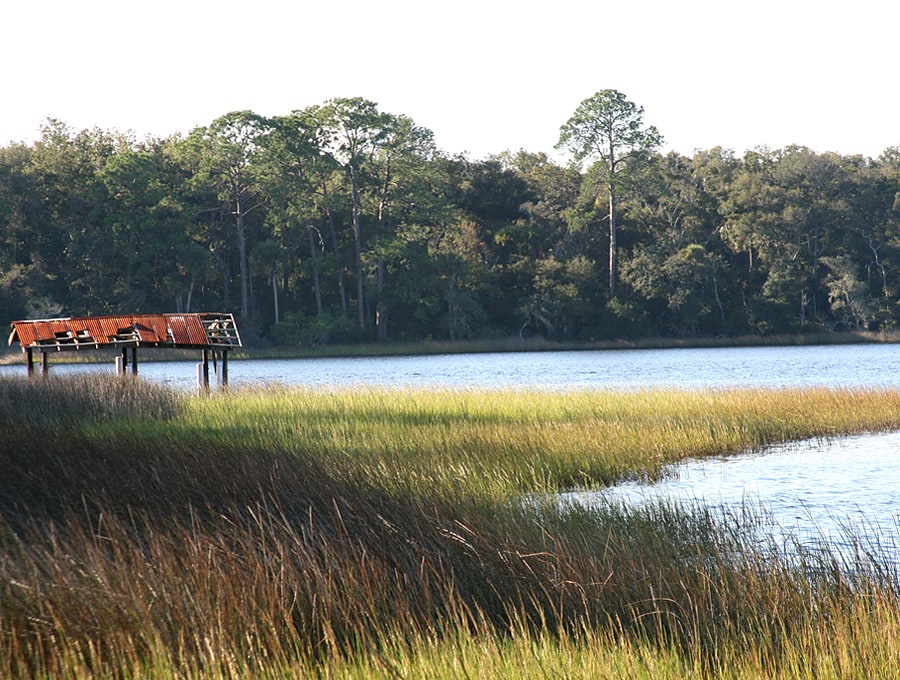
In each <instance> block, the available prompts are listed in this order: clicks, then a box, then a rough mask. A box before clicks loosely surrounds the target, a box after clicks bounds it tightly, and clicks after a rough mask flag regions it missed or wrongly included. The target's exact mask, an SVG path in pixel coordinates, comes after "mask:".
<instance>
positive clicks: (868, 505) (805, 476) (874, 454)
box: [570, 432, 900, 562]
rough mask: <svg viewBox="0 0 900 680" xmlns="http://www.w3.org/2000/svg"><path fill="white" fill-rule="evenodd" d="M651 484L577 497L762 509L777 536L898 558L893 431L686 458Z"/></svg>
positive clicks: (899, 495)
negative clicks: (719, 455) (754, 452)
mask: <svg viewBox="0 0 900 680" xmlns="http://www.w3.org/2000/svg"><path fill="white" fill-rule="evenodd" d="M670 472H671V474H670V475H669V476H667V477H666V478H665V479H664V480H662V481H660V482H658V483H654V484H639V483H625V484H621V485H619V486H616V487H613V488H610V489H607V490H604V491H599V492H590V493H588V492H578V493H573V494H571V495H570V497H571V499H573V500H579V501H581V502H587V503H590V502H602V501H604V500H614V501H623V502H625V503H626V504H629V505H633V504H641V503H657V502H659V501H666V502H675V503H679V504H683V505H686V506H691V505H693V504H703V505H707V506H716V507H723V508H725V509H726V510H727V511H729V512H730V513H731V514H734V515H740V513H741V512H742V511H743V510H744V509H749V510H750V511H751V512H752V511H754V509H757V510H762V509H764V511H765V513H766V516H767V517H768V518H770V519H771V521H772V522H773V530H774V531H775V532H776V539H777V540H780V541H782V542H783V543H784V544H785V545H793V544H795V542H796V544H798V545H803V546H807V547H815V546H817V545H820V544H821V543H822V542H823V541H824V542H826V543H827V544H828V545H829V546H830V547H832V548H834V549H836V550H837V551H839V552H844V553H846V552H847V551H853V550H856V549H857V548H858V547H859V546H860V542H861V541H860V539H863V540H862V543H864V544H865V546H866V548H875V549H877V550H878V551H879V552H883V553H884V554H885V555H886V556H888V557H889V558H891V560H892V561H895V562H896V561H898V560H900V489H898V481H900V432H893V433H887V434H873V435H862V436H853V437H840V438H834V439H831V440H810V441H804V442H800V443H794V444H788V445H784V446H778V447H773V448H771V449H768V450H766V451H765V452H762V453H758V454H746V455H740V456H732V457H727V458H711V459H705V460H689V461H686V462H683V463H680V464H678V465H674V466H672V467H671V468H670Z"/></svg>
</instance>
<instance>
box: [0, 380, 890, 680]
mask: <svg viewBox="0 0 900 680" xmlns="http://www.w3.org/2000/svg"><path fill="white" fill-rule="evenodd" d="M0 393H2V396H3V402H2V403H3V404H4V406H3V407H2V408H0V424H2V427H3V433H4V436H3V439H2V443H0V469H2V470H3V471H4V474H3V475H2V476H0V504H2V506H0V510H2V522H0V677H13V678H15V677H172V678H175V677H178V678H180V677H191V678H193V677H196V678H233V677H272V678H275V677H299V676H303V677H334V678H339V677H348V678H349V677H364V678H365V677H373V678H374V677H407V678H411V677H447V678H459V677H473V678H474V677H547V676H549V677H554V676H560V675H561V676H564V677H598V676H599V677H604V676H605V677H622V676H627V677H654V678H655V677H683V676H688V675H690V676H694V677H702V676H706V677H851V676H859V677H878V676H879V675H881V676H884V675H886V674H887V673H888V672H889V670H890V669H892V668H896V667H897V664H898V661H900V657H898V653H900V620H898V618H900V614H898V611H900V608H898V601H897V599H898V597H897V595H898V593H897V579H896V575H895V571H894V568H893V567H892V566H891V565H890V564H885V563H883V562H881V561H880V560H879V558H878V557H877V553H876V551H874V550H868V549H867V546H866V545H865V542H866V541H865V539H864V538H862V537H861V538H860V539H859V541H860V546H861V549H860V550H859V551H858V552H857V554H856V556H855V557H854V558H853V559H849V558H847V557H845V556H843V555H841V556H839V554H838V553H836V552H834V551H832V550H830V549H829V547H828V546H827V545H824V546H821V548H820V549H817V550H811V549H809V548H804V547H802V546H792V547H790V549H787V548H786V547H784V546H779V545H774V544H771V543H767V542H765V541H762V542H761V541H759V540H758V532H756V531H752V530H750V529H751V528H752V526H753V525H754V523H755V522H759V521H761V519H760V517H759V516H758V515H756V514H754V513H752V512H750V513H746V514H745V515H741V516H735V515H729V514H726V513H725V511H717V510H714V509H709V508H701V507H677V506H676V507H673V506H668V505H656V506H649V507H644V508H639V509H633V508H626V507H623V506H618V505H614V504H608V505H599V506H597V505H593V506H590V507H587V506H581V505H577V504H570V505H562V504H560V503H558V502H557V501H556V499H555V498H554V497H553V496H552V495H551V493H550V492H553V491H556V490H558V489H564V488H569V487H571V486H584V487H587V486H599V485H603V484H609V483H613V482H615V481H617V480H620V479H626V478H632V477H640V476H648V477H654V476H658V475H660V474H663V470H664V465H665V464H667V463H669V462H672V461H676V460H679V459H681V458H683V457H685V456H702V455H721V454H734V453H738V452H740V451H744V450H750V449H756V448H759V447H762V446H765V445H767V444H770V443H774V442H780V441H786V440H791V439H799V438H806V437H810V436H825V437H830V436H837V435H839V434H843V433H850V432H860V431H869V430H881V429H886V428H896V427H898V426H900V394H898V393H896V392H892V391H840V390H838V391H830V390H812V391H785V392H764V391H725V392H703V393H699V392H698V393H693V392H636V393H605V392H596V393H565V394H558V393H538V392H474V391H458V392H453V391H438V390H432V391H429V390H414V391H400V390H398V391H384V390H355V391H351V390H341V391H308V390H285V389H271V390H263V391H240V390H235V391H232V392H231V393H229V394H228V395H226V396H223V397H215V398H210V399H196V398H190V397H186V396H184V395H176V394H174V393H171V392H168V391H166V390H163V389H161V388H159V387H157V386H153V385H150V384H146V383H144V382H142V381H139V380H132V379H126V380H121V379H120V380H116V379H114V378H111V379H98V378H76V379H72V380H68V379H67V380H52V379H51V380H36V381H26V380H13V381H3V382H0Z"/></svg>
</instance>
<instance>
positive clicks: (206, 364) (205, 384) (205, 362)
mask: <svg viewBox="0 0 900 680" xmlns="http://www.w3.org/2000/svg"><path fill="white" fill-rule="evenodd" d="M203 389H204V390H206V391H209V350H203Z"/></svg>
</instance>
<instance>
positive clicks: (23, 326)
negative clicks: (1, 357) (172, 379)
mask: <svg viewBox="0 0 900 680" xmlns="http://www.w3.org/2000/svg"><path fill="white" fill-rule="evenodd" d="M10 326H11V332H10V336H9V344H10V346H11V345H12V344H13V343H14V342H16V341H18V342H19V344H20V345H21V346H22V349H23V350H25V349H27V348H29V347H30V348H37V349H41V350H43V351H46V350H48V349H54V350H57V351H62V350H69V349H72V350H74V349H88V348H93V349H102V348H107V347H169V348H175V349H207V348H210V349H233V348H236V347H241V337H240V335H239V334H238V330H237V326H236V325H235V323H234V316H233V315H232V314H222V313H218V312H202V313H197V314H131V315H125V316H86V317H70V318H65V319H38V320H30V321H13V322H12V324H10Z"/></svg>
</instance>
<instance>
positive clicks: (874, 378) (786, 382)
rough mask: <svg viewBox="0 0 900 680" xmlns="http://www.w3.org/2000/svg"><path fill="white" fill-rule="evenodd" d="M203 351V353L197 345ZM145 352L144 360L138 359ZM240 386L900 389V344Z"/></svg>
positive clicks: (455, 358) (352, 365) (558, 358)
mask: <svg viewBox="0 0 900 680" xmlns="http://www.w3.org/2000/svg"><path fill="white" fill-rule="evenodd" d="M54 356H55V355H53V354H51V355H50V360H51V367H50V372H51V374H59V375H64V374H67V373H71V372H82V371H88V372H98V371H99V372H113V371H114V359H115V357H114V355H112V354H110V355H109V362H107V363H103V364H58V365H53V363H52V362H53V358H54ZM198 358H199V352H198ZM139 359H140V357H139ZM138 368H139V373H140V375H141V376H143V377H145V378H149V379H151V380H157V381H160V382H163V383H166V384H170V385H173V386H176V387H181V388H184V389H189V390H193V389H195V387H196V376H197V373H196V361H174V362H144V363H140V364H139V367H138ZM228 368H229V371H228V375H229V383H230V384H231V385H233V386H239V385H257V384H287V385H303V386H311V387H321V386H348V385H379V386H391V387H403V386H444V387H452V388H465V387H478V388H509V387H529V388H537V389H556V390H559V389H617V390H621V389H640V388H645V387H676V388H684V389H705V388H726V387H809V386H825V387H866V386H881V385H883V386H890V387H900V347H898V346H897V345H888V344H877V345H837V346H810V347H747V348H704V349H648V350H605V351H585V352H520V353H512V352H505V353H487V354H443V355H434V356H412V357H374V358H344V359H280V360H240V361H234V360H231V361H229V363H228ZM24 371H25V368H24V365H15V366H0V375H4V374H22V373H24Z"/></svg>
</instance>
